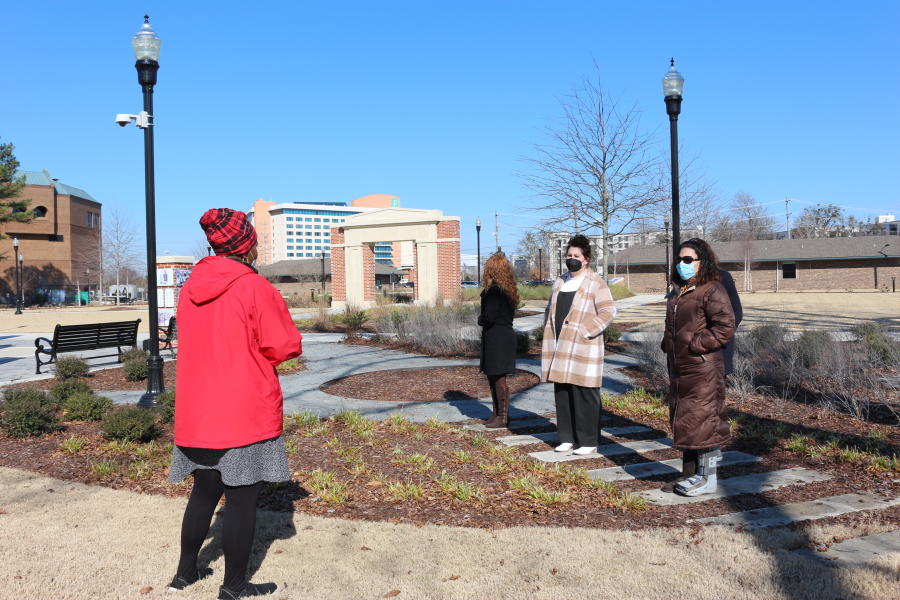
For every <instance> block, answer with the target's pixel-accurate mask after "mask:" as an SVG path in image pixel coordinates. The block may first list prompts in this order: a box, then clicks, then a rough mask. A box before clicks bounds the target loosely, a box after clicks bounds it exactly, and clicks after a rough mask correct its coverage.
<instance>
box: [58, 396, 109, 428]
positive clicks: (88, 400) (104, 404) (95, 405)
mask: <svg viewBox="0 0 900 600" xmlns="http://www.w3.org/2000/svg"><path fill="white" fill-rule="evenodd" d="M61 404H62V407H63V410H64V411H65V413H66V418H67V419H72V420H75V421H99V420H101V419H102V418H103V415H105V414H106V412H107V411H108V410H109V409H110V408H112V400H110V399H109V398H106V397H105V396H97V395H96V394H94V393H93V392H91V391H87V392H78V393H76V394H72V395H71V396H69V397H67V398H66V399H65V400H63V401H62V403H61Z"/></svg>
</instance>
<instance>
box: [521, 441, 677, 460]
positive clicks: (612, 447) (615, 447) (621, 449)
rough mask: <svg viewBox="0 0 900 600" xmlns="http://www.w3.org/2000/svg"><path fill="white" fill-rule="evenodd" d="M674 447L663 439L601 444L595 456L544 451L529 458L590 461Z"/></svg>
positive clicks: (530, 453)
mask: <svg viewBox="0 0 900 600" xmlns="http://www.w3.org/2000/svg"><path fill="white" fill-rule="evenodd" d="M671 447H672V440H671V439H669V438H662V439H659V440H640V441H637V442H611V443H609V444H601V445H600V446H598V447H597V452H595V453H594V454H585V455H579V454H572V453H571V452H555V451H553V450H544V451H541V452H529V453H528V456H530V457H532V458H536V459H537V460H540V461H544V462H548V463H559V462H570V461H573V460H590V459H595V458H597V457H598V456H621V455H623V454H639V453H641V452H654V451H656V450H668V449H669V448H671Z"/></svg>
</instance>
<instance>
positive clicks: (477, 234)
mask: <svg viewBox="0 0 900 600" xmlns="http://www.w3.org/2000/svg"><path fill="white" fill-rule="evenodd" d="M475 238H476V239H477V242H476V243H477V244H478V250H477V252H478V254H477V255H476V258H475V261H476V264H477V265H478V283H479V284H480V283H481V217H478V218H477V219H475Z"/></svg>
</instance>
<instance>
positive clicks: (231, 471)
mask: <svg viewBox="0 0 900 600" xmlns="http://www.w3.org/2000/svg"><path fill="white" fill-rule="evenodd" d="M197 469H215V470H217V471H219V473H221V474H222V483H224V484H225V485H227V486H239V485H253V484H254V483H256V482H258V481H272V482H277V481H289V480H290V479H291V471H290V468H289V467H288V462H287V452H286V451H285V449H284V440H283V439H282V438H281V436H278V437H276V438H272V439H270V440H263V441H261V442H256V443H253V444H250V445H247V446H241V447H240V448H227V449H220V450H213V449H209V448H187V447H185V446H175V447H173V448H172V464H171V465H170V466H169V478H168V480H169V481H170V482H171V483H178V482H179V481H181V480H183V479H184V478H185V477H187V476H188V475H190V474H192V473H193V472H194V471H196V470H197Z"/></svg>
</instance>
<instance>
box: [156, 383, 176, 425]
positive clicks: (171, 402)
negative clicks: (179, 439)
mask: <svg viewBox="0 0 900 600" xmlns="http://www.w3.org/2000/svg"><path fill="white" fill-rule="evenodd" d="M156 402H157V403H158V404H159V417H160V420H161V421H162V422H163V423H172V422H174V421H175V392H173V391H172V390H169V391H168V392H163V393H162V394H160V395H159V396H158V397H157V398H156Z"/></svg>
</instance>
